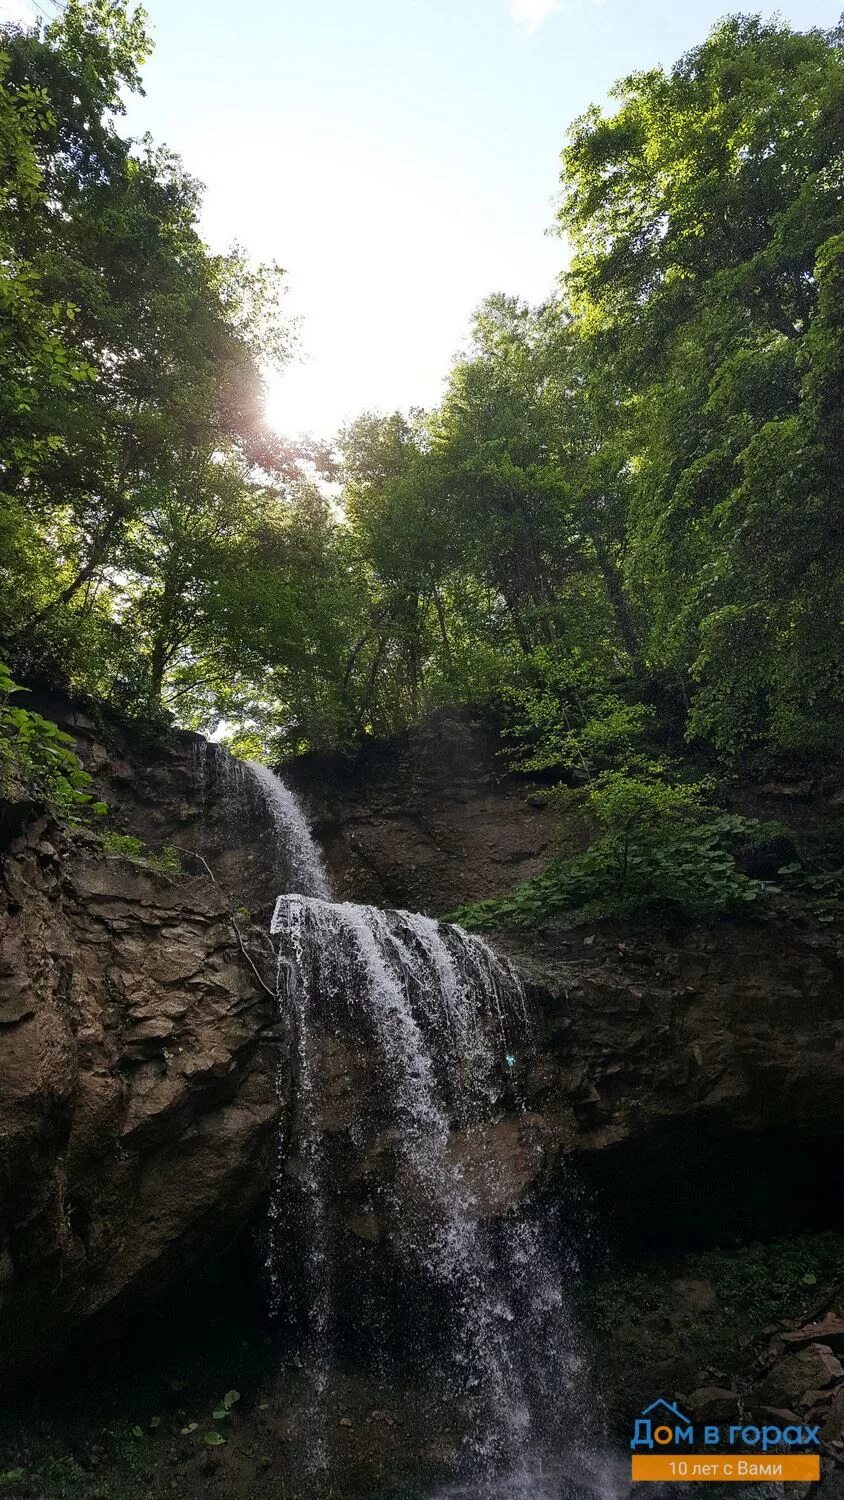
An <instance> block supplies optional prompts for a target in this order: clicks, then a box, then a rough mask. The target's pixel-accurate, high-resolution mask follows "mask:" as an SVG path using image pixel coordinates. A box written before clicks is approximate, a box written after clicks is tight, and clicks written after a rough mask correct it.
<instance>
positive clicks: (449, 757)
mask: <svg viewBox="0 0 844 1500" xmlns="http://www.w3.org/2000/svg"><path fill="white" fill-rule="evenodd" d="M501 749H502V746H501V741H500V739H499V737H498V736H497V735H496V734H495V732H494V730H493V729H491V728H490V727H489V726H488V725H485V724H482V723H480V722H477V721H475V720H473V719H472V717H471V716H470V715H469V714H468V713H456V712H454V711H453V710H450V711H443V712H441V713H438V714H433V715H432V716H431V717H430V718H429V719H428V720H427V721H426V722H425V723H424V724H422V725H420V726H419V727H418V728H417V729H414V730H412V731H409V732H408V733H407V734H406V735H405V736H404V737H403V738H402V739H401V740H397V741H395V742H390V743H389V744H382V743H379V742H374V743H373V744H372V745H370V746H367V747H365V748H364V749H362V750H361V752H360V753H359V754H358V755H357V756H355V757H334V756H303V757H302V758H301V759H300V760H298V761H295V762H293V763H292V764H291V765H289V766H287V767H285V769H284V776H285V778H286V780H287V781H288V782H289V784H290V785H291V786H292V787H294V789H295V790H296V791H298V792H299V793H300V794H301V795H302V796H303V797H304V799H305V801H306V803H307V805H308V807H309V808H310V810H311V812H312V814H313V816H314V818H315V822H316V829H317V833H318V835H319V838H320V842H321V844H322V846H323V848H324V850H325V854H326V858H327V860H328V864H329V867H330V869H331V873H332V876H333V878H334V883H335V888H336V890H337V894H338V896H340V897H341V898H347V899H350V900H353V901H371V902H372V903H373V904H374V905H377V906H387V907H391V906H395V907H404V908H406V909H407V910H409V911H422V912H427V913H430V914H431V915H434V916H442V915H443V914H444V913H446V912H449V911H452V910H454V908H455V907H457V906H460V905H462V904H463V903H464V902H469V901H476V900H482V899H483V898H484V897H486V896H493V895H496V894H497V893H499V892H501V891H503V890H507V889H509V888H510V887H511V886H513V885H516V884H517V882H518V881H520V880H526V879H527V878H528V877H529V876H531V875H536V874H538V873H539V871H540V870H541V869H542V868H543V867H544V865H545V863H546V861H547V859H548V857H549V853H550V849H551V820H550V817H549V814H548V812H547V810H546V808H545V805H544V797H543V795H542V789H541V787H539V786H538V785H537V784H536V783H534V782H532V781H530V780H527V779H526V778H524V777H516V776H512V775H508V774H506V762H505V760H504V759H503V757H502V754H501Z"/></svg>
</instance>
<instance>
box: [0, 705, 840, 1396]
mask: <svg viewBox="0 0 844 1500" xmlns="http://www.w3.org/2000/svg"><path fill="white" fill-rule="evenodd" d="M34 706H36V707H39V706H41V705H39V704H36V705H34ZM43 708H44V710H45V711H47V710H48V709H49V710H50V711H51V713H52V716H53V717H55V718H57V719H58V720H59V721H60V722H61V723H62V725H63V727H66V728H69V729H70V730H71V731H72V732H73V733H74V734H75V736H76V738H77V743H78V744H79V747H80V754H81V756H82V758H83V761H84V762H85V764H86V766H87V767H88V769H89V770H91V772H92V774H93V775H94V777H95V781H96V785H97V790H98V792H99V793H100V795H102V796H103V797H104V798H105V800H106V801H107V802H109V804H110V807H111V809H112V811H111V814H110V817H109V823H108V826H109V827H110V828H111V829H113V830H114V829H116V830H117V831H119V832H121V833H124V834H133V835H135V836H137V837H140V838H142V839H143V840H144V841H145V843H146V844H147V845H148V846H149V848H150V849H151V850H152V851H153V852H154V851H155V850H158V849H160V847H161V846H162V845H164V844H171V845H174V846H178V849H179V850H180V851H181V858H182V862H183V873H182V874H181V875H178V876H174V877H168V876H167V875H164V874H161V873H159V872H157V871H156V870H155V869H154V868H150V867H149V865H148V864H145V863H144V862H143V861H140V862H139V861H138V860H134V861H133V860H127V859H125V858H122V857H120V856H119V855H114V854H109V853H107V852H105V851H104V850H103V848H102V847H101V844H100V840H99V838H98V836H97V833H96V832H95V831H94V830H89V831H87V832H83V833H81V834H78V835H76V836H75V837H74V838H73V839H71V840H67V839H66V838H65V837H64V836H62V835H60V834H59V833H58V831H57V829H56V828H55V827H53V826H51V825H50V824H49V823H48V821H47V820H46V819H45V818H44V816H43V815H42V814H40V813H39V812H38V810H37V809H34V808H28V807H19V808H17V809H13V810H11V811H10V810H8V809H7V817H6V823H5V826H6V829H7V841H6V847H5V849H4V851H3V868H2V888H1V889H0V924H2V926H1V927H0V931H2V940H3V958H2V970H0V1033H2V1050H0V1129H2V1165H0V1184H2V1188H1V1189H0V1192H1V1193H2V1203H1V1205H0V1246H1V1247H2V1250H1V1251H0V1296H2V1302H0V1351H2V1356H0V1360H2V1366H0V1376H2V1379H3V1381H4V1383H5V1384H6V1385H9V1384H14V1383H16V1382H21V1381H25V1380H26V1379H27V1378H29V1377H30V1376H31V1375H32V1374H33V1373H34V1372H36V1371H38V1370H40V1369H43V1368H44V1367H45V1366H47V1365H49V1364H51V1363H54V1362H55V1361H56V1359H57V1358H58V1357H59V1356H60V1355H61V1353H62V1351H63V1350H64V1349H65V1348H67V1347H69V1346H72V1345H75V1344H76V1343H78V1342H79V1341H80V1339H82V1338H88V1337H91V1336H92V1334H94V1333H99V1332H100V1331H107V1330H108V1329H111V1328H115V1327H118V1326H119V1325H120V1323H121V1321H123V1320H125V1319H126V1318H127V1317H129V1316H131V1315H132V1314H133V1313H135V1312H137V1311H138V1310H139V1309H140V1308H142V1307H143V1306H145V1305H147V1304H148V1303H149V1302H150V1301H152V1300H155V1299H156V1298H158V1297H159V1296H160V1294H161V1291H162V1289H163V1288H165V1287H166V1286H167V1285H168V1284H171V1283H172V1282H173V1281H174V1280H175V1279H176V1278H178V1277H184V1276H185V1274H189V1273H190V1272H191V1270H192V1269H195V1268H197V1267H201V1266H203V1265H205V1264H207V1262H208V1261H209V1260H210V1259H211V1258H212V1257H213V1256H214V1255H216V1254H217V1253H218V1252H219V1251H220V1249H222V1248H223V1247H224V1246H225V1245H226V1244H227V1243H229V1242H231V1240H232V1239H233V1238H234V1237H236V1236H237V1234H238V1233H239V1232H240V1231H241V1230H242V1229H243V1228H244V1226H245V1225H246V1224H247V1223H248V1221H249V1218H250V1215H251V1214H252V1213H253V1211H254V1210H255V1209H256V1207H257V1206H258V1205H259V1204H261V1203H262V1202H263V1201H264V1199H265V1197H266V1194H267V1191H268V1188H269V1184H270V1182H271V1179H272V1176H273V1172H274V1170H275V1165H276V1138H277V1130H278V1125H279V1120H280V1117H281V1114H282V1112H283V1110H284V1108H285V1090H284V1086H282V1090H281V1097H279V1096H278V1094H277V1090H276V1070H277V1066H278V1062H279V1059H280V1058H281V1059H282V1060H284V1059H285V1057H286V1050H285V1046H286V1042H285V1031H284V1027H283V1026H281V1025H280V1023H279V1021H278V1017H277V1015H276V1010H275V1002H274V999H273V997H272V995H271V993H270V992H271V991H272V988H273V969H274V959H273V953H272V948H271V946H270V942H269V939H268V937H267V927H268V917H269V912H270V910H271V908H272V903H273V900H274V897H275V895H276V894H277V892H278V891H279V890H280V889H284V885H285V872H284V870H283V869H281V868H279V862H278V857H277V853H276V852H274V849H273V847H272V841H271V840H268V836H267V829H266V817H265V813H264V811H263V810H262V808H261V806H260V802H259V801H256V799H255V796H254V792H253V789H252V788H251V786H250V785H249V783H248V781H244V780H243V779H242V778H239V777H238V775H237V773H232V771H231V768H230V767H227V766H226V763H225V759H224V758H223V757H222V756H220V755H219V754H218V753H215V752H213V751H210V750H209V749H208V747H207V746H206V745H205V743H204V742H203V741H200V740H199V739H198V737H196V736H191V735H179V736H176V737H175V738H174V739H173V741H172V742H171V743H170V744H168V745H167V746H164V747H162V746H155V745H150V744H149V743H145V742H144V741H143V740H142V739H140V738H139V737H138V735H137V733H136V732H134V731H129V730H126V729H122V728H120V727H119V726H116V725H113V724H112V725H105V726H99V725H97V724H96V723H95V721H94V720H93V719H92V718H91V717H90V716H89V715H87V714H84V713H80V712H79V711H78V710H76V709H75V708H74V706H73V705H71V704H67V703H61V702H58V701H56V700H53V701H52V703H51V704H46V703H45V704H44V705H43ZM495 748H496V747H495V744H494V741H493V740H492V739H491V738H490V736H489V735H488V733H487V732H486V731H476V730H475V729H473V728H472V726H471V725H470V724H467V722H466V720H465V719H461V718H458V719H457V720H456V721H454V722H452V724H451V725H449V723H448V722H447V721H446V720H445V719H439V720H437V721H435V722H434V724H433V726H429V728H428V730H426V731H425V733H424V735H423V736H422V738H421V739H420V740H419V741H418V743H416V744H410V745H405V746H403V747H400V749H399V751H398V753H396V755H395V756H394V758H393V759H391V758H390V755H389V752H388V750H387V749H386V747H378V748H377V749H376V750H375V751H374V752H373V755H374V759H369V760H365V761H363V762H360V763H358V764H356V765H353V766H346V767H345V768H344V767H343V766H342V765H341V764H340V763H335V764H334V765H333V766H331V767H325V766H322V765H320V764H318V763H317V762H315V761H312V760H308V761H305V762H304V763H300V764H299V765H297V766H295V767H293V768H292V771H291V776H290V779H291V781H292V782H293V783H294V784H295V785H296V786H297V787H298V788H299V790H300V791H302V792H303V794H304V796H305V798H306V800H307V801H308V803H309V806H310V809H311V811H312V812H313V813H314V814H315V816H316V819H317V826H318V828H319V831H320V832H321V833H322V834H323V835H324V845H325V848H326V852H327V856H328V860H329V863H330V865H331V866H332V871H333V874H334V877H335V880H336V883H337V887H338V891H339V894H341V895H345V896H354V897H355V898H356V899H358V900H366V899H369V900H373V901H377V902H378V903H379V904H387V905H390V904H400V905H404V906H407V907H412V908H420V909H423V910H425V909H427V910H429V911H435V912H437V911H439V912H442V911H443V910H445V909H448V908H449V907H450V906H452V905H454V904H456V903H457V902H458V901H459V900H461V899H465V898H466V897H470V896H482V895H487V894H491V893H492V892H493V891H494V890H500V889H504V888H506V887H507V886H508V885H510V884H512V883H514V882H515V880H516V879H518V878H521V877H522V876H524V875H525V874H528V873H531V872H532V871H533V870H535V869H536V868H538V867H539V866H540V865H541V863H542V860H543V859H544V858H545V857H546V854H547V849H548V847H549V840H550V829H549V825H548V819H547V814H546V813H545V812H544V811H543V810H542V808H541V806H540V805H537V803H538V801H539V802H541V799H537V796H536V788H535V787H533V786H531V785H530V784H525V783H520V782H519V781H517V780H515V779H508V780H505V781H503V782H502V781H501V780H500V778H499V773H498V764H497V762H496V760H495ZM504 946H505V947H506V950H507V952H508V954H509V955H510V957H511V958H512V959H513V961H514V962H515V963H516V964H517V966H518V967H519V969H520V970H521V972H522V973H523V974H524V976H525V978H526V980H527V983H528V992H529V999H530V1003H531V1005H532V1006H533V1007H534V1009H535V1012H536V1014H537V1016H538V1028H537V1031H536V1036H535V1040H528V1038H527V1036H526V1037H525V1044H524V1046H523V1047H522V1048H519V1046H518V1045H516V1047H515V1060H514V1067H513V1080H512V1089H511V1092H510V1095H509V1098H508V1099H505V1100H503V1101H502V1106H501V1108H500V1110H499V1112H498V1115H497V1118H495V1119H494V1120H492V1121H491V1122H490V1124H489V1127H488V1128H487V1129H486V1130H485V1131H484V1132H481V1133H478V1132H474V1133H473V1134H472V1135H471V1137H470V1136H465V1137H462V1136H461V1135H460V1133H459V1132H456V1133H455V1137H454V1141H453V1148H452V1149H453V1151H454V1153H455V1155H456V1156H457V1157H458V1158H460V1159H461V1160H462V1162H463V1164H464V1167H465V1170H466V1172H467V1174H468V1175H469V1176H470V1178H471V1179H472V1181H473V1182H474V1183H475V1184H476V1185H477V1186H478V1189H479V1191H481V1192H484V1191H488V1194H489V1211H490V1212H494V1213H497V1212H500V1211H501V1210H502V1209H504V1208H506V1207H507V1206H508V1205H509V1204H510V1203H512V1202H514V1201H516V1200H518V1199H521V1198H524V1197H525V1196H526V1195H529V1194H531V1193H534V1192H539V1191H544V1192H549V1193H559V1194H563V1193H564V1192H565V1191H567V1187H566V1173H565V1170H564V1164H565V1162H566V1160H567V1159H568V1158H570V1157H575V1158H577V1160H578V1162H579V1164H580V1177H581V1181H582V1182H583V1183H584V1184H585V1191H586V1196H587V1198H588V1199H591V1200H592V1201H593V1203H594V1205H595V1207H596V1210H597V1212H596V1216H595V1217H596V1220H600V1221H601V1222H603V1224H604V1226H605V1228H604V1230H603V1232H602V1233H603V1238H604V1239H605V1240H606V1241H607V1242H608V1243H609V1244H610V1245H611V1246H614V1247H615V1249H616V1250H619V1249H622V1250H625V1251H629V1250H630V1249H631V1248H632V1249H634V1250H636V1251H642V1252H644V1251H648V1250H653V1249H656V1250H661V1249H664V1248H665V1247H666V1246H675V1247H682V1246H689V1245H702V1246H705V1245H707V1244H712V1243H717V1242H718V1241H719V1239H721V1238H723V1237H724V1236H725V1235H727V1236H733V1237H734V1238H741V1237H742V1236H743V1237H745V1238H747V1237H748V1236H750V1237H753V1236H758V1235H760V1234H762V1235H764V1234H768V1233H776V1232H778V1231H780V1230H782V1229H783V1228H786V1229H787V1228H793V1227H795V1226H797V1227H801V1226H807V1227H810V1228H815V1227H817V1228H826V1227H829V1226H830V1225H831V1224H832V1223H833V1222H835V1221H836V1216H837V1214H838V1212H839V1210H838V1209H836V1207H835V1205H836V1203H837V1204H838V1205H840V1204H841V1202H842V1201H844V1194H842V1192H841V1188H842V1185H844V1184H842V1180H841V1177H842V1169H841V1154H842V1153H841V1135H842V1131H843V1130H844V1107H842V1106H843V1105H844V1096H842V1078H844V1068H842V1054H843V1053H844V1007H842V977H844V958H842V951H841V944H840V939H839V938H838V937H837V935H836V934H835V933H834V932H830V931H828V930H827V931H819V930H812V929H811V928H809V927H807V926H803V925H801V924H800V923H797V922H795V923H794V924H792V925H791V926H784V925H779V926H774V925H772V924H731V923H722V924H720V925H719V926H718V927H717V928H712V929H707V928H703V927H689V926H677V927H676V928H671V927H670V926H664V925H662V926H660V925H655V924H652V925H651V926H650V927H641V926H640V927H637V928H636V930H635V931H634V930H628V929H625V928H622V927H620V926H618V925H610V924H598V925H594V924H593V925H592V926H588V927H580V928H575V929H571V930H568V931H550V930H549V931H545V932H543V933H540V934H538V935H533V936H531V937H510V938H508V939H506V941H505V942H504ZM326 1050H327V1052H328V1053H330V1059H331V1066H330V1080H331V1086H330V1087H329V1089H328V1091H327V1093H326V1097H325V1100H324V1105H323V1108H324V1120H323V1126H324V1129H325V1132H326V1135H327V1137H328V1138H329V1140H330V1141H332V1142H333V1143H334V1144H333V1146H332V1150H333V1151H334V1154H335V1156H336V1158H337V1159H338V1160H345V1161H346V1162H347V1163H348V1175H349V1194H348V1203H349V1209H348V1214H347V1225H346V1229H347V1232H348V1236H349V1243H350V1246H351V1247H352V1250H351V1251H350V1254H351V1256H352V1259H354V1258H355V1256H357V1255H358V1252H357V1251H355V1250H354V1246H355V1245H356V1244H357V1245H358V1246H362V1247H363V1248H364V1249H366V1247H367V1245H369V1244H370V1242H371V1220H370V1219H369V1218H368V1217H367V1215H366V1214H365V1213H363V1212H362V1211H361V1205H362V1204H363V1203H364V1200H365V1199H366V1196H367V1194H368V1193H369V1192H370V1190H371V1189H372V1188H373V1187H375V1186H377V1174H378V1152H377V1150H376V1151H374V1152H373V1153H371V1154H370V1155H369V1156H367V1157H366V1158H365V1159H364V1158H363V1157H362V1156H361V1154H360V1152H359V1151H356V1148H355V1145H354V1140H355V1136H354V1128H355V1122H356V1121H357V1120H359V1119H360V1117H361V1115H362V1113H363V1114H364V1115H365V1110H366V1104H365V1100H366V1097H367V1086H366V1067H367V1058H366V1056H365V1055H363V1054H361V1053H360V1051H359V1049H358V1050H355V1049H354V1048H352V1049H351V1050H349V1047H348V1046H347V1045H346V1043H345V1042H344V1040H343V1038H342V1037H339V1038H338V1037H334V1036H328V1035H327V1036H326ZM485 1184H487V1188H485V1186H484V1185H485ZM766 1216H767V1217H766ZM367 1253H368V1252H367ZM358 1258H359V1256H358Z"/></svg>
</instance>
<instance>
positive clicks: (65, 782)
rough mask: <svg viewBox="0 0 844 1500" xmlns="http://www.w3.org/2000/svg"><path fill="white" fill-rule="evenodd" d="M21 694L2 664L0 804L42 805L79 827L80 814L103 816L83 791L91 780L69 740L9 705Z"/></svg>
mask: <svg viewBox="0 0 844 1500" xmlns="http://www.w3.org/2000/svg"><path fill="white" fill-rule="evenodd" d="M24 691H25V689H24V688H21V687H18V685H17V684H16V683H15V682H13V680H12V677H11V675H10V673H9V670H8V668H7V667H6V666H4V665H3V663H2V662H0V798H3V799H5V800H6V801H9V802H13V801H20V800H22V799H24V798H26V799H31V800H32V801H34V802H40V803H42V804H43V805H44V806H45V807H48V808H49V809H50V811H51V812H53V813H54V814H55V815H56V816H57V817H59V818H62V819H64V820H65V821H66V822H68V823H71V824H74V823H78V822H80V820H81V816H82V813H83V810H84V811H85V812H89V813H104V812H105V811H106V806H105V803H103V802H94V801H93V800H92V798H91V795H90V793H89V792H87V791H86V788H87V787H88V786H90V784H91V778H90V776H89V775H88V774H87V772H86V771H83V769H82V766H81V765H80V762H79V757H78V756H77V754H76V752H75V749H74V741H73V739H72V737H71V735H69V734H65V733H64V732H63V731H62V730H61V729H59V727H58V725H56V724H53V723H52V722H51V720H50V719H45V718H43V717H42V716H41V714H36V713H32V712H31V711H30V710H28V709H25V708H20V707H19V706H18V705H17V704H13V703H11V702H10V701H9V700H10V698H11V697H12V695H13V694H17V693H22V692H24Z"/></svg>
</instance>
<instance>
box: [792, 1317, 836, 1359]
mask: <svg viewBox="0 0 844 1500" xmlns="http://www.w3.org/2000/svg"><path fill="white" fill-rule="evenodd" d="M780 1338H781V1339H782V1342H783V1344H785V1345H786V1346H787V1347H788V1348H791V1349H795V1348H800V1349H802V1348H805V1347H806V1345H807V1344H825V1345H826V1346H827V1348H829V1349H831V1350H832V1352H833V1354H838V1355H841V1354H844V1318H842V1317H841V1316H840V1315H839V1314H838V1313H834V1312H829V1313H827V1314H826V1316H825V1317H824V1318H822V1319H821V1320H820V1322H818V1323H807V1324H806V1325H805V1327H804V1328H797V1329H795V1330H794V1331H793V1332H791V1333H782V1334H780Z"/></svg>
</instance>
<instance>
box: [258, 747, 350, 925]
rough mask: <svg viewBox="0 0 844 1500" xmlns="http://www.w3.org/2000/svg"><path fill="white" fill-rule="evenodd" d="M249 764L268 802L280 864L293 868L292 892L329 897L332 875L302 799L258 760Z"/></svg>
mask: <svg viewBox="0 0 844 1500" xmlns="http://www.w3.org/2000/svg"><path fill="white" fill-rule="evenodd" d="M246 765H247V766H248V767H249V770H250V771H251V772H252V775H253V776H254V777H255V780H256V781H257V782H258V785H259V788H260V791H261V795H262V797H263V799H264V802H265V803H266V806H267V811H268V812H269V815H270V821H271V823H272V828H273V833H274V841H275V847H276V850H277V852H278V855H279V857H280V863H281V864H282V865H283V864H284V863H285V862H286V863H287V865H288V866H289V868H290V875H291V879H292V881H293V886H291V889H296V890H297V891H298V892H299V893H300V894H301V895H303V896H322V897H327V896H329V895H330V893H331V892H330V886H329V881H328V873H327V871H326V868H325V864H324V862H323V858H322V855H321V854H320V851H319V847H318V845H317V844H316V842H315V840H314V837H313V834H312V833H311V830H310V828H309V827H308V821H307V819H306V817H305V814H304V813H303V811H302V808H301V806H300V804H299V801H298V799H297V798H296V797H295V796H294V795H293V793H292V792H291V790H290V788H289V787H287V786H285V784H284V782H283V781H282V780H281V779H280V777H278V776H275V775H274V774H273V772H272V771H271V770H270V769H269V768H268V767H267V766H262V765H260V764H259V763H258V761H255V760H248V761H246Z"/></svg>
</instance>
